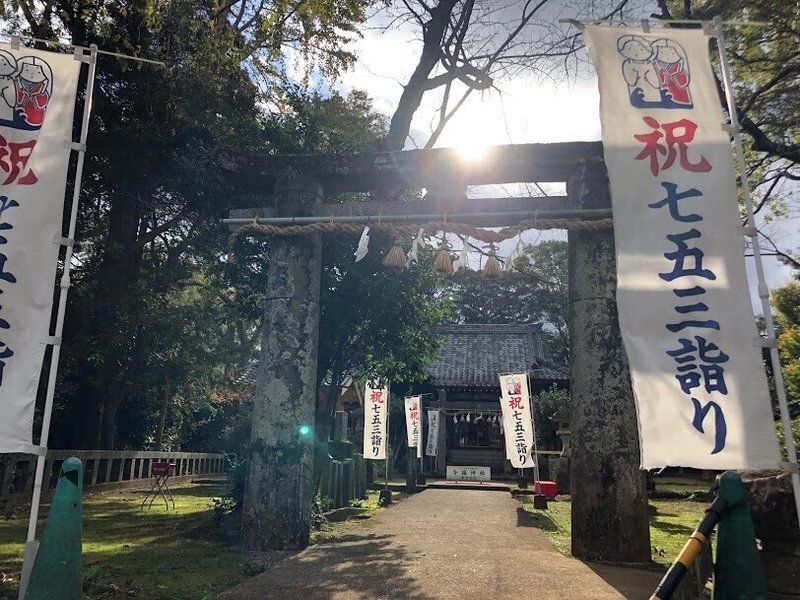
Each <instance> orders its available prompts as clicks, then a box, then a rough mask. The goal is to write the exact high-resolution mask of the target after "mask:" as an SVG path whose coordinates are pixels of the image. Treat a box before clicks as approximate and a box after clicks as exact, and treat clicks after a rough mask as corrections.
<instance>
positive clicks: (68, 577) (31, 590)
mask: <svg viewBox="0 0 800 600" xmlns="http://www.w3.org/2000/svg"><path fill="white" fill-rule="evenodd" d="M82 496H83V465H82V464H81V461H80V460H78V459H77V458H74V457H73V458H68V459H67V460H65V461H64V464H63V465H62V467H61V472H60V473H59V475H58V484H57V485H56V491H55V494H54V495H53V501H52V503H51V505H50V512H49V513H48V514H47V523H46V524H45V527H44V534H42V541H41V543H40V545H39V550H38V552H37V553H36V560H35V562H34V563H33V571H32V572H31V579H30V583H29V584H28V588H27V590H26V592H25V600H80V599H81V588H82V583H83V582H82V581H81V537H82V512H83V510H82V502H83V498H82Z"/></svg>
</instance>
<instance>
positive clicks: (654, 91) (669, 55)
mask: <svg viewBox="0 0 800 600" xmlns="http://www.w3.org/2000/svg"><path fill="white" fill-rule="evenodd" d="M617 50H618V51H619V53H620V54H621V55H622V56H624V57H625V60H624V61H623V63H622V77H623V79H624V80H625V83H626V84H627V86H628V96H629V97H630V101H631V105H632V106H635V107H636V108H692V107H693V103H692V96H691V93H690V91H689V81H690V77H689V63H688V60H687V58H686V52H685V51H684V49H683V48H682V47H681V46H680V44H678V43H677V42H676V41H674V40H667V39H663V38H662V39H657V40H654V41H652V42H649V41H648V40H646V39H645V38H643V37H641V36H637V35H623V36H620V37H619V38H618V39H617Z"/></svg>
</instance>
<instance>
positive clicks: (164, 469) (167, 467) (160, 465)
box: [150, 461, 175, 476]
mask: <svg viewBox="0 0 800 600" xmlns="http://www.w3.org/2000/svg"><path fill="white" fill-rule="evenodd" d="M150 472H151V473H152V474H153V475H167V476H169V475H174V474H175V465H174V464H172V463H168V462H164V461H159V462H155V461H153V468H152V469H151V470H150Z"/></svg>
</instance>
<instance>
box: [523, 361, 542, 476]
mask: <svg viewBox="0 0 800 600" xmlns="http://www.w3.org/2000/svg"><path fill="white" fill-rule="evenodd" d="M525 381H527V382H528V404H530V406H529V408H530V411H531V429H532V430H533V478H534V479H533V481H534V484H533V485H534V489H536V483H537V482H538V481H539V454H538V452H539V448H538V446H537V445H536V419H534V418H533V394H532V393H531V374H530V373H529V372H528V373H525Z"/></svg>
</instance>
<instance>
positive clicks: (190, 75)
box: [0, 0, 381, 450]
mask: <svg viewBox="0 0 800 600" xmlns="http://www.w3.org/2000/svg"><path fill="white" fill-rule="evenodd" d="M371 4H373V2H372V1H371V0H346V1H343V2H342V1H339V0H335V1H334V0H319V1H314V2H305V1H299V0H297V1H291V2H256V1H254V0H233V1H232V2H228V1H227V0H226V1H224V2H222V1H217V0H212V1H211V2H198V1H197V0H171V1H169V2H155V1H154V0H133V1H131V2H119V3H115V2H111V3H109V2H104V1H100V0H82V1H81V2H59V3H53V2H33V1H31V0H5V1H0V15H2V16H3V17H6V23H7V27H6V29H7V30H9V31H19V32H20V33H30V34H33V35H34V36H36V37H40V38H55V37H62V38H69V39H71V40H72V41H74V42H75V43H77V44H82V45H89V44H90V43H96V44H98V46H99V47H101V48H102V49H105V50H111V51H117V52H121V53H124V54H135V55H139V56H144V57H147V58H150V59H156V60H162V61H164V63H165V66H164V67H157V66H153V65H145V64H141V63H133V62H129V61H124V60H119V59H116V58H112V57H108V56H101V57H100V58H99V65H98V81H97V87H96V91H95V103H94V113H93V117H92V122H91V129H90V145H91V152H90V153H89V154H88V155H87V162H86V170H85V174H84V185H83V194H82V196H83V197H84V198H88V199H91V200H88V201H84V203H83V204H82V206H81V210H80V214H79V223H78V235H77V239H78V240H79V243H78V245H77V246H76V259H77V261H76V262H77V264H76V266H75V267H74V270H73V288H72V291H71V293H70V304H69V308H68V315H67V320H66V323H67V326H66V328H65V331H64V348H65V352H64V353H63V354H62V362H61V369H60V377H59V384H58V389H57V396H56V407H55V408H56V410H55V415H54V418H55V423H54V427H53V431H54V432H55V435H54V439H53V443H54V444H55V445H57V446H62V447H63V446H69V447H110V448H114V447H116V448H126V447H135V448H141V447H143V446H162V447H170V448H172V449H179V448H180V449H184V450H190V449H220V445H221V444H232V445H233V446H234V447H236V446H238V445H239V444H242V443H244V442H245V440H246V437H247V428H246V427H245V426H244V424H245V423H247V420H248V419H247V417H248V410H247V403H246V402H245V401H243V398H242V392H241V389H239V387H238V386H237V385H236V384H235V381H236V379H237V377H238V376H239V375H240V374H241V373H242V372H243V371H244V370H246V369H247V368H248V367H249V365H250V363H251V361H252V360H253V359H254V358H255V357H256V355H257V351H258V344H259V341H260V340H259V330H260V322H261V312H262V310H263V309H262V299H263V292H264V277H263V275H264V267H263V265H264V260H263V259H264V252H265V251H266V250H267V249H268V243H265V242H263V241H249V242H247V243H244V244H241V247H240V248H237V251H238V252H237V256H239V258H240V259H242V260H240V262H239V263H237V264H234V265H226V264H225V262H224V261H223V260H222V257H223V256H224V254H225V235H224V232H221V231H220V229H219V225H218V222H217V219H218V217H219V216H221V215H222V214H223V213H224V212H225V211H226V210H227V209H228V208H230V207H232V206H252V205H253V204H255V203H260V204H263V203H264V199H263V198H260V199H255V198H250V197H244V196H243V195H242V194H238V195H237V193H235V192H232V189H235V186H232V185H231V183H232V182H231V181H229V180H226V179H225V178H223V177H222V174H221V172H220V169H219V167H218V161H219V155H220V153H221V152H222V151H223V150H226V149H235V150H237V151H244V152H248V151H250V152H257V151H261V152H284V153H290V152H301V151H323V152H327V151H353V150H355V149H356V148H358V149H362V148H363V147H364V146H365V145H367V144H368V143H370V141H371V140H373V139H374V138H375V136H376V131H377V130H378V129H379V128H380V126H381V125H380V118H379V117H377V116H376V115H375V114H374V113H371V112H370V109H369V99H368V98H367V97H366V96H365V95H364V94H359V93H354V94H352V95H351V96H350V97H349V98H343V97H340V96H338V95H336V94H334V95H332V96H331V97H330V98H327V99H322V98H320V97H318V96H313V95H308V94H305V93H304V92H303V91H302V90H300V89H298V88H297V87H296V86H294V85H290V84H288V83H287V81H288V78H287V77H286V73H285V70H286V68H287V66H288V65H289V63H290V62H291V60H294V59H297V61H299V62H300V63H302V64H303V65H304V69H305V71H306V74H307V75H310V74H311V73H312V72H320V73H323V74H326V75H334V74H335V73H336V72H338V70H340V69H341V68H343V67H345V66H346V65H348V64H350V62H352V60H353V56H352V55H351V54H349V53H348V52H346V51H345V50H344V49H343V44H344V43H345V42H346V41H347V40H349V39H353V38H354V37H356V36H357V35H358V33H357V31H356V25H357V24H359V23H361V22H362V21H363V20H364V19H365V17H366V12H365V11H366V9H367V8H368V7H369V6H370V5H371ZM284 59H286V60H284ZM296 64H297V63H295V65H296ZM367 113H368V117H364V115H365V114H367ZM265 149H266V150H265ZM233 183H235V182H233ZM228 448H229V449H230V448H231V446H228Z"/></svg>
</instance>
